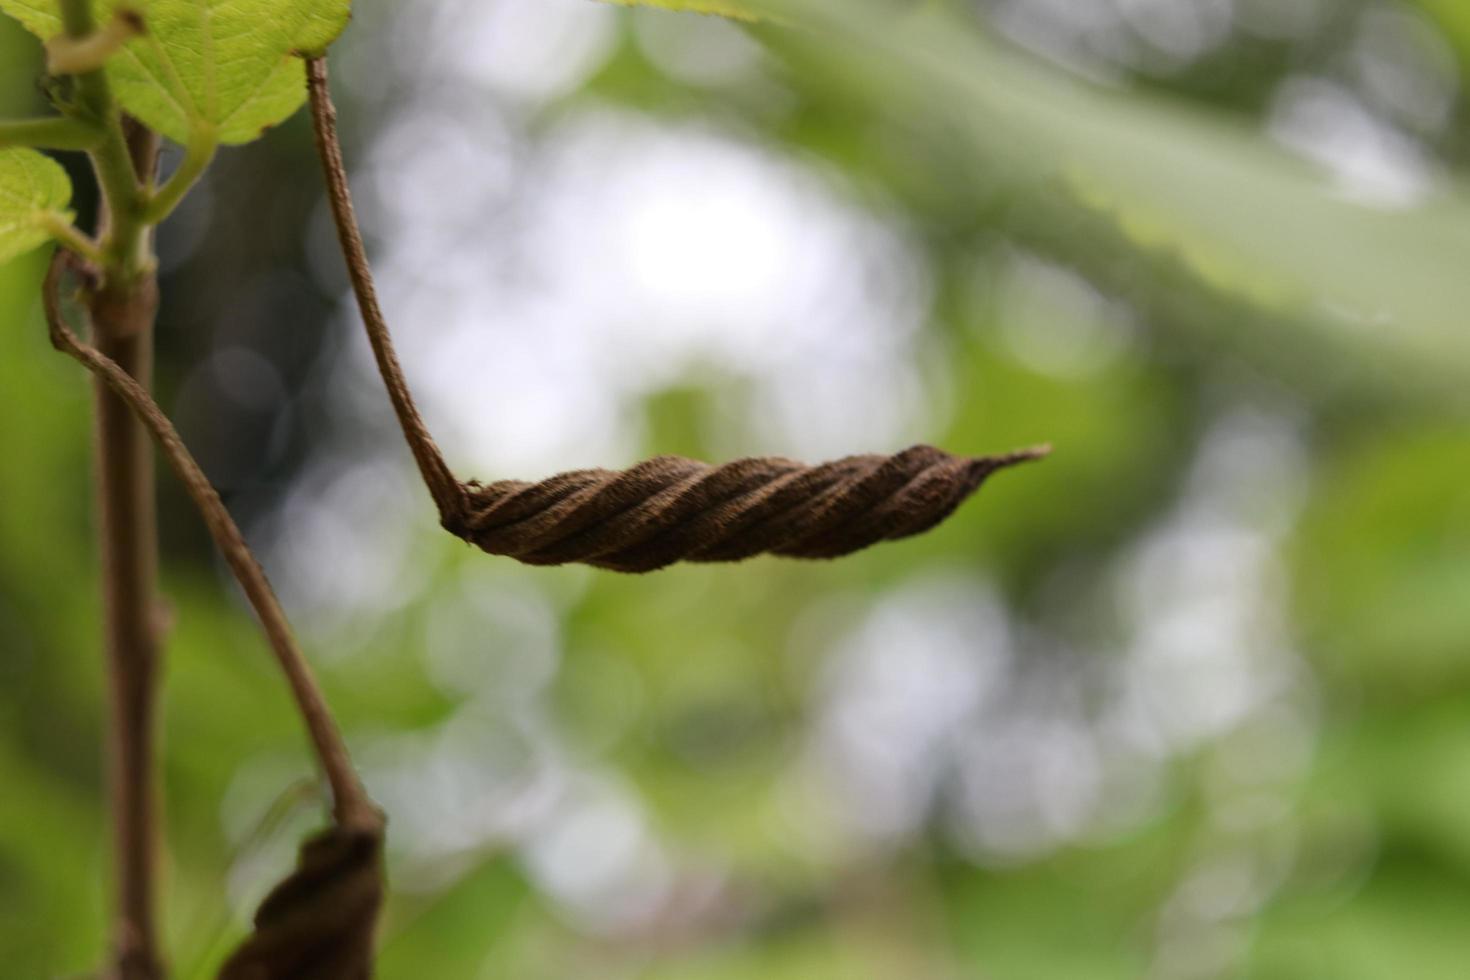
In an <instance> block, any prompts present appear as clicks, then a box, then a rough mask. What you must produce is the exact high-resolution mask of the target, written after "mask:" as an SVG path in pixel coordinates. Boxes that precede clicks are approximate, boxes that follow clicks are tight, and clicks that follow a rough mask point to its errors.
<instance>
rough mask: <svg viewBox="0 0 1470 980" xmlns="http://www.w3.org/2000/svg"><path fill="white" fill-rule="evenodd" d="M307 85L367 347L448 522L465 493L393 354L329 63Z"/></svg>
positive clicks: (320, 63) (309, 72)
mask: <svg viewBox="0 0 1470 980" xmlns="http://www.w3.org/2000/svg"><path fill="white" fill-rule="evenodd" d="M306 84H307V91H308V92H309V94H310V97H311V123H312V130H313V132H315V133H316V145H317V154H318V155H319V156H320V158H321V162H322V170H323V172H324V174H325V176H326V181H327V199H328V201H329V202H330V203H331V207H332V219H333V221H334V222H335V223H336V225H337V239H338V241H339V242H340V244H341V246H342V256H343V258H344V259H345V260H346V262H347V273H348V275H349V276H350V277H351V279H352V291H353V292H354V293H355V294H356V296H357V305H358V309H359V310H360V311H361V313H362V320H363V323H364V325H366V327H367V335H368V342H369V343H370V344H371V345H372V348H373V357H374V358H376V360H377V362H378V372H379V374H381V375H382V377H383V382H384V384H386V385H387V387H388V397H389V398H390V399H392V401H393V411H394V413H395V414H396V415H397V416H398V423H399V425H400V426H401V427H402V429H403V435H404V438H405V439H406V440H407V441H408V445H409V448H410V449H411V450H412V451H413V457H414V461H415V462H416V463H418V468H419V473H420V474H421V475H422V476H423V478H424V482H425V483H426V484H427V485H428V487H429V493H430V494H432V495H433V497H434V503H435V504H436V505H437V506H438V508H439V513H440V515H441V516H442V517H444V518H445V519H449V518H450V517H451V516H452V515H457V514H458V513H459V512H460V511H461V510H462V509H463V508H464V506H465V499H464V491H463V489H462V488H461V486H460V483H459V481H458V480H456V479H455V478H454V474H453V473H451V472H450V470H449V466H448V464H446V463H445V462H444V456H443V454H442V453H440V451H439V447H438V445H437V444H436V443H435V442H434V437H433V436H431V435H430V434H429V430H428V427H427V426H425V425H424V420H423V417H422V416H421V415H420V414H419V410H418V407H417V406H416V405H415V404H414V400H413V395H412V394H411V393H410V391H409V388H408V380H407V379H406V378H405V377H404V374H403V367H402V365H400V364H399V362H398V355H397V353H396V352H395V351H394V349H393V338H392V337H391V336H390V335H389V332H388V321H387V320H386V318H384V316H383V310H382V307H381V306H380V305H379V304H378V293H377V289H376V288H375V287H374V285H373V272H372V265H371V264H370V263H369V261H368V256H367V249H366V247H364V245H363V241H362V231H361V230H360V229H359V228H358V225H357V212H356V210H355V209H354V208H353V206H352V192H351V190H350V188H349V187H348V184H347V167H346V165H345V164H344V163H343V161H342V143H341V141H340V140H339V139H338V138H337V108H336V106H334V105H333V104H332V94H331V89H330V87H329V86H328V83H327V62H326V59H325V58H321V57H317V58H309V59H307V62H306Z"/></svg>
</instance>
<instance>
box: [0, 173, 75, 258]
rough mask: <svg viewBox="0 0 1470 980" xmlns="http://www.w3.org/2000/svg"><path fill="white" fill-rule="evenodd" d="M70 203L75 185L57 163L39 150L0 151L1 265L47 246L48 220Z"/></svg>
mask: <svg viewBox="0 0 1470 980" xmlns="http://www.w3.org/2000/svg"><path fill="white" fill-rule="evenodd" d="M69 203H71V181H70V180H68V179H67V176H66V171H64V170H62V169H61V167H60V165H58V164H57V163H56V161H54V160H52V159H51V158H49V157H46V156H43V155H41V154H40V153H37V152H36V151H35V150H28V149H23V148H12V149H8V150H0V263H5V262H9V261H10V260H11V259H13V258H15V257H16V256H17V255H22V254H24V253H26V252H29V251H30V250H31V249H33V248H35V247H37V246H38V245H43V244H45V243H46V241H47V240H49V239H50V238H51V233H50V232H49V231H47V230H46V223H45V216H47V215H56V214H57V213H58V212H64V211H65V208H66V206H67V205H68V204H69ZM66 220H67V221H70V220H71V217H70V215H67V216H66Z"/></svg>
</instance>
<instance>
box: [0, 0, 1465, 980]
mask: <svg viewBox="0 0 1470 980" xmlns="http://www.w3.org/2000/svg"><path fill="white" fill-rule="evenodd" d="M790 6H791V10H792V18H793V22H794V24H796V25H799V26H791V27H771V26H762V27H748V28H746V27H737V26H734V25H732V24H729V23H727V22H723V21H719V20H714V19H709V18H702V17H697V16H690V15H676V14H665V13H658V12H652V11H643V10H639V11H629V10H624V9H616V8H612V7H604V6H599V5H596V4H593V3H590V2H585V0H411V2H397V3H389V2H386V0H358V3H357V12H356V16H355V22H354V25H353V27H352V28H351V29H350V31H349V32H348V35H347V36H346V38H345V39H344V40H343V42H341V44H340V45H339V46H338V47H337V48H335V49H334V65H335V67H334V72H335V76H334V77H335V85H336V88H337V92H338V98H339V101H340V102H341V103H342V109H343V127H344V133H345V139H346V140H347V142H348V156H349V161H350V164H351V167H352V170H353V180H354V185H355V189H356V192H357V194H358V197H359V201H358V203H359V208H360V209H361V211H362V212H363V218H364V223H365V226H366V231H367V234H368V237H369V239H370V247H371V249H372V251H373V252H374V256H375V259H376V260H377V263H378V266H379V274H380V285H381V288H382V291H383V294H384V301H385V305H386V307H387V309H388V312H389V316H390V319H391V320H392V322H393V323H394V325H395V331H396V334H397V336H398V339H399V343H400V345H401V352H402V354H403V357H404V360H405V363H406V367H407V370H408V373H409V376H410V379H411V380H412V382H413V383H414V384H415V385H416V387H417V388H418V391H419V394H420V399H421V402H422V403H423V407H424V409H425V413H426V415H427V416H428V419H429V423H430V427H431V428H432V429H433V430H434V431H435V432H436V433H437V434H439V435H440V437H441V442H442V443H443V445H444V447H445V449H446V451H447V453H448V454H449V456H450V457H451V460H452V462H453V464H454V465H455V466H456V467H457V469H458V471H459V472H460V473H461V474H462V475H463V476H466V477H469V476H476V477H480V478H483V479H498V478H504V477H519V478H535V477H539V476H544V475H548V474H550V473H552V472H555V471H557V470H559V469H564V468H571V467H580V466H591V465H606V466H622V465H627V464H629V463H631V462H633V461H635V460H637V459H638V458H640V457H643V456H646V455H649V454H653V453H662V452H679V453H685V454H690V455H696V456H700V457H703V458H708V459H724V458H729V457H733V456H737V455H742V454H753V453H783V454H788V455H795V456H799V457H802V458H807V459H813V460H815V459H819V458H825V457H831V456H837V455H843V454H846V453H851V452H860V451H887V450H894V449H898V448H901V447H902V446H904V445H907V444H909V443H911V442H917V441H925V442H933V443H936V444H939V445H942V446H945V447H947V448H950V449H952V450H955V451H962V452H976V453H980V452H989V451H1000V450H1005V449H1008V448H1012V447H1015V446H1019V445H1024V444H1030V443H1034V442H1041V441H1050V442H1053V443H1054V444H1055V446H1056V454H1055V456H1054V457H1053V458H1052V459H1051V460H1049V461H1047V462H1046V463H1045V464H1044V465H1040V466H1034V467H1028V468H1026V469H1024V470H1018V471H1015V472H1009V473H1006V474H1003V475H1001V476H999V477H997V478H996V479H995V481H994V483H993V484H991V485H989V486H987V487H986V488H985V489H984V490H983V491H982V492H981V494H980V495H979V497H978V498H977V499H976V500H975V501H973V502H971V503H970V504H968V505H967V506H966V507H965V508H964V509H963V510H962V511H961V512H960V513H959V514H958V515H957V516H956V517H955V518H954V519H953V520H951V521H950V522H949V523H948V524H946V525H944V526H942V527H941V528H939V529H938V530H936V531H935V532H932V533H931V534H929V535H928V536H926V537H924V538H921V539H917V540H913V541H909V542H905V543H901V544H893V545H886V546H883V547H879V548H876V549H874V550H872V551H869V552H866V553H864V554H862V555H859V556H857V557H855V558H853V559H850V560H846V561H843V562H840V563H836V564H830V565H828V564H821V565H814V564H800V563H791V562H782V561H775V560H760V561H755V562H751V563H749V564H747V565H743V566H739V567H731V568H723V567H715V568H705V567H701V568H681V569H676V570H671V571H668V572H663V573H658V574H655V575H652V576H647V577H639V578H623V577H617V576H613V575H609V574H603V573H595V572H590V571H587V570H581V569H558V570H544V569H527V568H522V567H518V566H515V565H513V564H511V563H509V562H507V561H504V560H500V559H492V558H489V557H487V556H484V555H481V554H479V553H472V552H470V551H469V550H468V549H466V548H465V547H464V546H462V545H461V544H459V543H458V542H456V541H453V540H451V539H448V538H447V537H446V536H444V535H443V534H442V533H441V532H439V531H438V530H437V528H436V526H435V519H434V516H433V513H432V507H431V504H430V501H429V499H428V496H427V494H426V493H425V492H424V491H423V490H422V488H421V487H419V486H418V485H417V484H416V481H415V477H414V474H413V472H412V466H411V462H410V459H409V456H408V454H407V453H406V452H405V451H404V449H403V447H402V445H401V444H400V442H399V439H398V437H397V434H396V432H395V430H394V427H393V423H392V419H391V415H390V413H389V410H388V407H387V404H386V400H385V398H384V397H383V396H382V393H381V386H380V383H379V382H378V380H377V379H376V377H375V375H374V374H373V372H372V367H371V362H370V358H369V356H368V355H367V352H366V349H365V345H364V344H363V342H362V340H361V338H360V330H359V328H358V326H357V324H356V321H355V320H354V318H353V314H352V313H351V310H350V306H349V304H348V303H347V302H346V301H345V300H346V282H345V277H344V275H343V271H342V267H341V263H340V260H339V259H338V258H337V256H336V254H335V250H334V244H333V240H332V233H331V229H330V225H329V222H328V220H327V215H326V212H325V208H324V205H323V201H322V196H321V187H320V180H319V178H318V176H317V171H316V169H315V165H314V159H313V154H312V150H311V143H310V133H309V132H308V130H307V129H306V127H305V125H304V120H302V119H301V118H300V116H299V115H298V117H297V118H295V119H294V120H292V121H291V122H290V123H289V124H287V125H285V126H283V127H281V128H280V129H279V130H278V131H276V132H274V133H272V134H270V135H269V136H268V138H266V139H265V140H264V141H262V142H260V143H258V144H255V145H253V146H251V147H249V148H246V149H243V150H232V151H230V152H229V153H227V154H225V155H224V156H223V157H222V158H221V160H220V161H219V162H218V164H217V165H216V167H215V169H214V170H213V171H212V173H211V175H210V177H209V179H208V181H207V182H206V184H205V185H204V186H203V187H201V188H200V189H199V190H198V191H197V192H196V193H195V194H194V195H193V196H191V198H190V199H189V201H188V202H187V204H186V205H185V207H184V208H183V209H182V210H181V212H180V213H179V214H178V215H177V216H176V217H175V218H174V219H173V220H172V221H171V222H170V223H169V224H168V225H167V226H165V228H164V230H163V233H162V236H161V240H160V254H161V258H162V266H163V271H164V274H165V282H164V289H165V297H166V298H165V302H164V308H163V311H162V315H161V320H160V337H159V346H160V380H159V390H160V399H161V401H162V402H163V403H164V405H165V407H166V408H168V409H169V411H170V412H172V413H173V414H174V415H175V417H176V418H177V419H178V421H179V425H180V427H181V429H182V431H183V432H184V435H185V437H186V439H187V440H188V441H189V442H190V444H191V445H192V446H193V447H194V449H195V452H196V454H197V455H198V456H199V457H200V459H201V461H202V462H203V464H204V465H205V468H206V469H207V470H208V471H209V473H210V476H211V478H212V479H214V480H215V481H216V483H217V484H218V485H219V486H220V488H221V490H222V491H223V492H224V494H225V496H226V499H227V501H228V503H229V504H230V506H231V509H232V510H233V511H234V512H235V514H236V515H237V517H238V518H239V520H240V521H241V522H242V524H243V525H244V526H245V527H246V530H247V534H248V535H249V536H250V537H251V539H252V541H253V543H255V544H256V546H257V547H258V549H259V551H260V554H261V556H262V558H263V560H264V561H265V563H266V565H267V566H268V568H269V570H270V571H271V573H272V575H273V577H274V579H275V581H276V584H277V587H278V591H280V592H281V594H282V598H283V600H284V602H285V604H286V606H287V608H288V611H289V612H290V613H291V614H292V616H293V618H294V619H295V621H296V623H297V625H298V628H299V629H300V631H301V633H302V635H303V640H304V643H305V645H306V646H307V648H308V651H309V653H310V654H311V655H312V657H313V658H314V660H315V661H316V663H317V664H318V665H319V668H320V670H321V672H322V674H323V679H324V682H325V685H326V687H327V690H328V694H329V697H330V700H331V702H332V703H333V705H334V706H335V707H336V709H337V710H338V712H339V715H340V718H341V719H342V722H343V724H344V726H345V728H346V730H347V732H348V734H349V737H350V740H351V743H352V745H353V748H354V751H355V753H356V756H357V759H358V762H359V763H360V765H361V766H362V768H363V770H364V772H365V775H366V778H367V781H368V783H369V785H370V788H371V790H372V792H373V794H374V795H375V797H376V798H377V799H378V800H379V801H380V802H381V803H382V804H383V805H384V806H385V807H386V809H387V810H388V812H389V814H390V819H391V826H390V831H391V835H392V844H391V847H392V851H391V855H390V858H391V875H392V884H393V887H394V890H395V892H394V898H393V903H392V907H391V909H390V914H389V916H388V918H387V921H386V925H385V928H384V932H383V959H382V967H381V973H382V975H383V976H385V977H388V978H398V977H402V978H407V977H516V978H538V977H545V978H565V977H599V978H602V977H630V978H631V977H650V978H681V980H683V978H689V980H695V978H698V980H706V978H708V980H716V978H719V980H726V978H729V980H734V978H743V977H762V978H777V977H790V978H801V980H821V978H843V980H847V978H883V980H888V978H969V977H976V978H997V980H1027V978H1048V980H1049V978H1058V977H1065V978H1069V980H1070V978H1076V980H1089V978H1131V977H1157V978H1213V977H1269V978H1315V977H1322V978H1332V980H1354V978H1384V977H1394V978H1440V977H1446V978H1449V977H1462V976H1465V975H1466V966H1465V964H1466V963H1470V928H1467V923H1470V480H1467V476H1470V411H1467V409H1470V399H1467V395H1466V391H1467V382H1470V330H1467V326H1470V323H1467V319H1470V199H1467V184H1466V183H1465V177H1466V173H1467V169H1470V140H1467V138H1466V134H1467V132H1470V129H1467V126H1466V103H1465V100H1464V99H1463V98H1462V89H1463V84H1464V83H1463V79H1464V77H1465V71H1466V68H1467V66H1470V6H1467V5H1465V4H1464V3H1461V2H1459V0H1417V2H1403V0H1374V2H1357V0H928V2H907V3H898V2H878V0H862V2H859V0H790ZM38 56H39V47H38V45H36V44H35V43H34V42H33V41H31V40H28V39H27V38H26V37H25V36H23V35H22V34H21V33H20V31H19V29H18V28H15V27H14V26H13V25H11V24H9V23H6V24H4V25H3V26H0V111H3V112H4V113H5V114H7V115H19V114H23V113H26V112H31V111H39V108H40V103H39V94H38V93H39V89H38V86H37V79H38V77H39V71H40V69H39V57H38ZM66 163H67V164H68V166H70V167H72V168H73V170H74V173H78V174H80V172H81V171H80V170H79V169H76V168H77V161H75V160H70V159H68V160H66ZM83 183H85V182H84V181H83ZM79 206H80V209H81V210H82V211H83V213H84V214H85V213H86V212H87V211H88V210H90V209H91V207H92V203H91V201H90V200H88V195H87V193H86V192H85V191H84V192H83V193H82V194H81V195H80V197H79ZM40 274H41V257H40V256H33V257H31V258H29V259H27V260H23V261H19V262H16V263H13V264H11V265H9V266H7V267H5V268H4V269H0V325H3V329H0V963H3V967H0V973H3V974H4V975H5V976H7V977H10V976H14V977H33V976H36V977H39V976H68V975H76V974H78V973H82V972H85V971H86V970H87V969H88V968H89V967H91V966H92V965H94V964H95V963H96V962H98V959H99V956H100V937H101V936H102V934H103V931H104V928H103V899H104V884H103V881H102V876H103V875H104V874H105V869H106V854H105V849H104V846H105V845H104V841H105V832H104V815H103V813H102V809H101V797H100V793H99V781H100V773H99V759H100V752H99V748H98V740H99V737H100V730H101V726H100V722H99V711H100V664H99V659H100V658H99V652H98V651H99V638H98V598H97V594H98V587H97V581H96V579H97V576H96V571H95V568H94V567H93V545H92V541H91V529H92V527H91V526H92V516H91V504H90V498H89V483H88V467H89V462H88V451H89V450H88V447H89V435H88V427H87V408H88V389H87V385H86V384H85V379H84V378H83V376H82V374H81V373H80V371H79V369H78V368H76V367H75V366H74V365H73V364H72V363H70V362H69V361H66V360H65V359H63V358H61V357H59V356H57V355H55V354H54V353H53V352H52V351H51V350H50V348H49V347H48V345H47V343H46V341H45V337H44V330H43V327H42V324H41V321H40V317H39V309H38V301H37V284H38V282H39V278H40ZM161 483H162V489H161V501H160V503H161V507H162V511H163V525H164V526H163V535H164V550H165V555H164V565H165V584H166V590H167V593H168V595H169V597H170V600H171V602H172V604H173V607H174V611H175V619H176V623H175V626H174V630H173V633H172V636H171V639H170V641H169V644H168V654H169V669H168V679H167V703H168V708H167V737H166V753H167V754H166V759H165V765H166V781H167V790H168V827H167V832H168V836H169V842H170V848H171V855H172V856H171V863H170V867H169V877H168V888H167V898H168V913H169V914H168V920H169V928H170V934H171V935H170V942H171V955H172V958H173V962H174V965H175V967H176V970H177V973H178V975H179V976H181V977H202V976H206V975H209V974H210V971H211V970H212V968H213V967H215V966H217V964H218V962H219V960H220V958H221V957H222V956H223V955H224V953H225V951H226V950H227V949H228V947H229V944H230V943H231V942H232V941H233V940H234V939H236V938H238V936H240V935H241V934H242V933H243V930H244V928H245V924H246V923H247V921H248V916H249V912H250V909H251V908H252V906H253V904H254V903H255V902H256V901H258V900H259V898H260V896H261V895H262V894H263V893H264V891H265V890H266V889H267V888H268V887H269V885H270V883H271V882H272V881H273V880H276V879H278V878H279V877H280V876H281V875H282V874H283V873H284V871H285V869H286V868H287V867H289V865H290V862H291V860H292V855H293V850H294V847H295V843H296V841H297V839H299V837H300V836H301V835H302V834H303V833H305V832H307V831H308V830H309V829H311V828H312V827H314V826H316V825H318V824H319V822H320V820H321V812H320V807H319V801H316V800H314V799H313V797H312V793H311V790H310V788H309V786H307V787H303V785H302V782H301V781H302V779H303V778H304V777H307V776H309V774H310V771H311V770H310V764H309V760H308V758H307V756H306V754H305V752H304V745H303V740H302V737H301V733H300V730H299V725H298V723H297V721H296V720H295V718H294V717H293V715H292V713H291V710H290V708H289V705H288V702H287V699H286V697H285V696H284V691H283V686H282V684H281V683H280V681H279V679H278V678H277V677H276V675H275V672H274V668H273V666H272V663H271V661H270V660H269V658H268V657H267V656H266V654H265V650H264V646H263V643H262V641H261V640H260V639H259V637H258V636H257V635H256V633H255V631H254V629H253V628H252V625H251V622H250V619H249V617H248V615H247V613H246V612H245V611H244V609H243V607H242V605H241V603H240V602H238V601H237V597H236V595H235V592H234V590H233V586H231V585H230V584H228V581H227V579H226V577H225V576H224V575H223V574H222V570H221V567H220V565H219V563H218V562H217V560H216V558H215V556H214V554H213V553H212V551H211V549H210V547H209V544H208V540H207V537H206V535H205V534H204V532H203V530H202V528H201V527H200V525H199V524H198V522H197V520H196V519H195V517H194V515H193V514H192V512H191V511H190V508H189V507H188V505H187V502H186V501H185V499H184V498H183V496H182V494H180V493H179V492H178V490H177V488H176V487H174V486H173V485H172V483H171V482H170V481H169V480H168V479H167V477H166V475H165V477H164V479H163V480H162V481H161Z"/></svg>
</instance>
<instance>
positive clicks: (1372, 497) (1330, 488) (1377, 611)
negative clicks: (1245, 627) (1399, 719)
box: [1294, 427, 1470, 698]
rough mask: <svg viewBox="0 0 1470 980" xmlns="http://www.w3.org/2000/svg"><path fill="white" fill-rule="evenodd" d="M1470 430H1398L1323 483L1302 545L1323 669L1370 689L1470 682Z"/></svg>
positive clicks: (1299, 575)
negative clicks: (1467, 477)
mask: <svg viewBox="0 0 1470 980" xmlns="http://www.w3.org/2000/svg"><path fill="white" fill-rule="evenodd" d="M1466 473H1470V433H1467V432H1466V431H1465V430H1464V429H1463V428H1458V427H1457V428H1449V429H1440V430H1438V431H1430V432H1412V433H1401V434H1397V435H1393V436H1387V437H1383V438H1380V439H1379V440H1375V441H1374V442H1373V443H1371V444H1369V445H1367V446H1365V447H1363V448H1360V449H1358V450H1356V451H1355V452H1352V453H1350V454H1347V455H1345V456H1344V458H1342V459H1341V460H1339V461H1338V462H1337V463H1336V464H1335V465H1333V466H1331V467H1330V468H1329V469H1328V471H1327V472H1326V473H1325V474H1324V476H1323V477H1322V480H1321V484H1322V488H1321V490H1320V492H1319V495H1318V497H1317V498H1316V499H1315V500H1314V501H1313V503H1312V504H1311V506H1310V507H1309V509H1308V512H1307V514H1306V517H1305V520H1304V522H1303V525H1302V529H1301V531H1300V534H1299V536H1298V538H1297V541H1296V542H1295V547H1294V555H1295V561H1294V578H1295V583H1296V593H1297V609H1298V615H1299V617H1300V628H1301V630H1302V632H1303V636H1304V639H1305V640H1306V642H1307V643H1308V645H1309V647H1310V649H1311V650H1312V652H1313V653H1314V654H1315V655H1316V659H1317V661H1318V664H1319V666H1320V668H1321V669H1322V671H1323V672H1324V673H1325V674H1326V675H1327V676H1328V677H1332V678H1337V679H1339V680H1344V681H1347V682H1349V683H1351V684H1352V685H1353V686H1354V687H1358V688H1360V689H1361V692H1362V694H1363V695H1365V696H1368V697H1373V698H1385V697H1405V696H1415V697H1418V696H1424V695H1430V694H1433V693H1435V692H1438V691H1444V690H1447V689H1454V688H1456V687H1458V686H1461V685H1464V684H1466V683H1470V602H1466V599H1465V597H1466V596H1467V595H1470V562H1467V560H1466V559H1467V556H1470V485H1467V484H1466V482H1465V479H1464V476H1465V474H1466Z"/></svg>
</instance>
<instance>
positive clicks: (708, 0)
mask: <svg viewBox="0 0 1470 980" xmlns="http://www.w3.org/2000/svg"><path fill="white" fill-rule="evenodd" d="M607 2H608V3H616V4H621V5H623V6H624V7H661V8H663V9H664V10H681V11H687V12H689V13H695V14H717V15H719V16H721V17H733V18H735V19H736V20H760V19H761V18H762V17H763V16H764V15H763V14H762V13H760V12H758V11H757V10H756V8H755V5H754V4H752V3H750V2H749V0H607Z"/></svg>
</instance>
